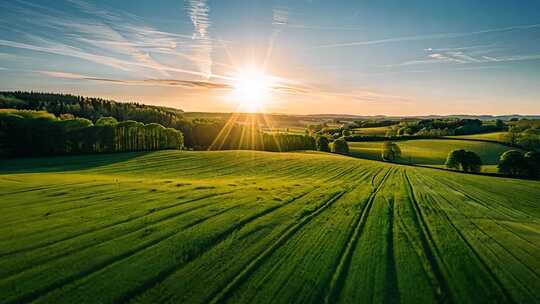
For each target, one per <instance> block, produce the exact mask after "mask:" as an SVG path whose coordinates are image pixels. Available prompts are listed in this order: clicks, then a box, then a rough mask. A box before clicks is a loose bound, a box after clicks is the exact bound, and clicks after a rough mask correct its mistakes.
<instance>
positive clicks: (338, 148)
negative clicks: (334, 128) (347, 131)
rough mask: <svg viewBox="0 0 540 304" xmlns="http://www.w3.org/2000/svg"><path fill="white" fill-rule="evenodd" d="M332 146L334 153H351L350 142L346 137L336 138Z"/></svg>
mask: <svg viewBox="0 0 540 304" xmlns="http://www.w3.org/2000/svg"><path fill="white" fill-rule="evenodd" d="M332 148H333V149H332V150H333V151H332V152H334V153H339V154H349V144H347V141H346V140H345V139H344V138H338V139H336V140H335V141H334V145H333V146H332Z"/></svg>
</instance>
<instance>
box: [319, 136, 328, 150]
mask: <svg viewBox="0 0 540 304" xmlns="http://www.w3.org/2000/svg"><path fill="white" fill-rule="evenodd" d="M317 151H322V152H330V141H328V138H327V137H326V136H319V137H317Z"/></svg>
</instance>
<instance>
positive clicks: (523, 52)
mask: <svg viewBox="0 0 540 304" xmlns="http://www.w3.org/2000/svg"><path fill="white" fill-rule="evenodd" d="M246 69H255V70H257V71H263V72H264V75H266V76H267V77H268V79H271V86H270V92H269V93H268V95H271V96H270V97H268V98H267V100H266V101H265V110H266V111H270V112H281V113H300V114H310V113H348V114H365V115H374V114H388V115H417V114H458V113H459V114H509V113H520V114H540V89H539V87H540V86H539V84H540V1H527V0H523V1H471V0H469V1H462V0H453V1H418V0H417V1H397V0H394V1H384V0H383V1H322V0H321V1H318V0H311V1H308V0H296V1H247V0H246V1H240V0H232V1H228V0H227V1H226V0H220V1H217V0H216V1H211V0H207V1H204V0H186V1H180V0H175V1H169V0H160V1H150V0H139V1H132V0H130V1H128V0H115V1H101V0H100V1H90V0H58V1H34V0H24V1H22V0H0V89H1V90H39V91H53V92H67V93H74V94H81V95H91V96H102V97H110V98H115V99H118V100H123V101H140V102H144V103H148V104H162V105H167V106H174V107H178V108H182V109H185V110H189V111H234V110H235V109H237V108H238V104H237V101H236V100H235V98H234V94H232V95H231V94H230V91H234V90H235V82H237V81H238V80H237V78H238V77H236V76H235V75H238V74H239V73H242V71H245V70H246ZM266 76H265V77H266Z"/></svg>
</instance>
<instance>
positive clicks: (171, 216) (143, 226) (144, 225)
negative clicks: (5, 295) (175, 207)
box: [2, 201, 246, 280]
mask: <svg viewBox="0 0 540 304" xmlns="http://www.w3.org/2000/svg"><path fill="white" fill-rule="evenodd" d="M219 203H221V202H220V201H217V202H212V203H207V204H201V205H197V206H194V207H191V208H187V209H182V210H179V211H177V212H174V213H170V214H167V215H165V216H162V217H160V218H158V219H156V220H154V221H152V222H145V223H142V224H141V225H140V227H138V228H137V227H135V228H134V229H132V230H127V231H125V233H123V234H120V235H117V236H115V237H113V238H107V239H103V240H101V241H99V242H96V243H90V244H87V245H85V246H81V247H78V248H73V249H71V250H65V251H62V252H61V253H60V254H56V255H53V256H50V257H47V258H45V259H42V260H40V261H39V262H40V264H37V265H36V264H34V265H29V266H28V267H24V268H21V269H17V270H14V271H10V272H6V273H5V274H3V277H2V279H3V280H5V279H9V277H11V276H14V275H19V274H21V273H23V272H25V271H28V270H30V269H32V268H35V267H38V266H40V265H43V264H45V263H48V262H51V261H54V260H58V259H61V258H63V257H66V256H69V255H71V254H75V253H78V252H81V251H83V250H86V249H88V248H92V247H97V246H100V245H102V244H104V243H107V242H111V241H115V240H117V239H121V238H124V237H126V236H130V235H134V234H137V233H138V232H140V231H142V230H145V229H148V228H149V227H153V226H156V225H159V224H161V223H163V222H165V221H168V220H172V219H175V218H177V217H179V216H182V215H184V214H187V213H189V212H192V211H196V210H199V209H203V208H206V207H210V206H213V205H216V204H219ZM245 204H246V203H244V204H240V205H237V206H235V207H240V206H243V205H245ZM224 210H228V209H224ZM219 214H220V213H216V214H214V215H219ZM206 219H207V218H206V217H203V218H201V219H198V220H195V221H194V222H193V223H191V224H188V225H185V226H182V227H181V229H187V228H190V227H193V226H195V225H197V224H198V223H199V222H201V221H204V220H206ZM94 232H95V231H94Z"/></svg>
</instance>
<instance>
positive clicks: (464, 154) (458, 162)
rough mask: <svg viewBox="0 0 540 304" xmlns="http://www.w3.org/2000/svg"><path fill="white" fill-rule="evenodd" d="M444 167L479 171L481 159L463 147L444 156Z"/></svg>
mask: <svg viewBox="0 0 540 304" xmlns="http://www.w3.org/2000/svg"><path fill="white" fill-rule="evenodd" d="M446 167H447V168H451V169H456V170H463V171H464V172H480V170H481V169H482V160H481V159H480V157H479V156H478V155H477V154H476V153H474V152H472V151H465V150H463V149H460V150H454V151H451V152H450V153H448V157H447V158H446Z"/></svg>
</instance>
